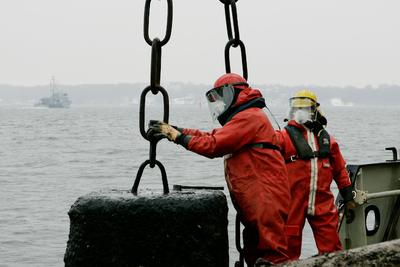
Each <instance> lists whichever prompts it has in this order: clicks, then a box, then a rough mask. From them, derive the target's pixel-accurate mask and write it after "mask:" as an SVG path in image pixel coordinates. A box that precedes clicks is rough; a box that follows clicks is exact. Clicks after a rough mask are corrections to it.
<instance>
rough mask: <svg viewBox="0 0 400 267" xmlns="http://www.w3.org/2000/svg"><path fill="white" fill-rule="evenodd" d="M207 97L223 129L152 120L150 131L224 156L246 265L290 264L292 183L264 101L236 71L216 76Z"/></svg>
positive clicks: (195, 149)
mask: <svg viewBox="0 0 400 267" xmlns="http://www.w3.org/2000/svg"><path fill="white" fill-rule="evenodd" d="M206 98H207V101H208V104H209V107H210V111H211V115H212V116H213V118H215V119H217V120H218V121H219V122H220V124H221V125H222V128H218V129H214V130H212V131H211V132H202V131H199V130H196V129H182V128H177V127H173V126H171V125H169V124H166V123H163V122H158V121H151V122H150V127H149V133H150V135H153V136H158V137H167V138H168V140H170V141H173V142H175V143H177V144H180V145H182V146H184V147H185V148H186V149H188V150H190V151H192V152H195V153H198V154H200V155H203V156H206V157H208V158H215V157H224V161H225V164H224V166H225V178H226V182H227V185H228V188H229V191H230V193H231V198H232V201H233V204H234V206H235V208H236V210H237V211H238V213H239V215H240V217H241V221H242V223H243V225H244V231H243V240H244V242H243V243H244V258H245V261H246V263H247V264H248V266H251V267H253V266H254V264H255V262H256V261H257V262H258V265H256V266H267V265H263V264H267V262H271V263H274V264H275V263H281V262H285V261H287V260H288V256H287V241H286V236H285V234H284V233H285V230H284V229H285V224H286V219H287V214H288V211H289V203H290V193H289V184H288V178H287V171H286V167H285V162H284V160H283V157H282V155H281V153H280V151H279V149H278V147H277V137H276V133H275V130H274V129H273V127H272V126H271V123H270V121H269V119H268V117H267V116H266V114H265V113H264V112H263V111H262V108H263V107H265V100H264V98H263V97H262V95H261V93H260V91H259V90H257V89H253V88H251V87H250V86H249V85H248V84H247V82H246V80H245V79H244V78H243V77H241V76H240V75H238V74H234V73H228V74H225V75H222V76H221V77H220V78H219V79H217V81H216V82H215V84H214V88H213V89H211V90H209V91H208V92H207V93H206Z"/></svg>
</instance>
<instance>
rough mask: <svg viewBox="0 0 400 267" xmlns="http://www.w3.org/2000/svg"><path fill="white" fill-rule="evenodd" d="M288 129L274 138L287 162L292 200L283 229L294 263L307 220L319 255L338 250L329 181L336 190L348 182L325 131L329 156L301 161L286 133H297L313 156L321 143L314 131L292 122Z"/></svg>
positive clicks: (339, 159) (339, 247)
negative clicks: (285, 226)
mask: <svg viewBox="0 0 400 267" xmlns="http://www.w3.org/2000/svg"><path fill="white" fill-rule="evenodd" d="M287 127H292V128H287ZM287 127H286V128H285V129H284V130H282V131H277V134H278V137H279V139H280V147H281V150H282V153H283V156H284V158H285V161H286V167H287V170H288V175H289V183H290V191H291V199H292V202H291V206H290V212H289V218H288V221H287V229H286V233H287V239H288V245H289V250H288V251H289V256H290V259H291V260H297V259H298V258H299V257H300V253H301V242H302V231H303V227H304V223H305V219H306V218H307V220H308V222H309V224H310V226H311V228H312V230H313V233H314V238H315V242H316V245H317V248H318V252H319V253H320V254H321V253H327V252H333V251H337V250H341V249H342V245H341V243H340V240H339V235H338V233H337V226H338V211H337V208H336V206H335V204H334V196H333V194H332V192H331V190H330V186H331V183H332V179H333V180H335V182H336V184H337V186H338V188H339V190H341V189H343V188H349V187H350V186H351V182H350V178H349V176H348V173H347V171H346V167H345V164H346V163H345V161H344V159H343V157H342V154H341V153H340V150H339V145H338V144H337V143H336V141H335V139H334V138H333V137H332V136H329V135H328V134H327V132H326V131H325V132H326V134H327V139H328V140H329V143H328V141H327V140H325V143H328V145H327V147H328V150H330V151H329V153H328V154H327V155H325V156H324V157H322V156H318V157H313V158H309V159H300V158H299V153H298V151H297V150H296V148H295V147H296V145H294V143H293V141H292V140H293V139H291V137H290V135H289V131H288V130H290V129H294V130H297V132H298V133H299V134H298V135H299V137H300V138H304V140H305V142H306V143H307V144H308V145H309V147H310V148H311V149H312V151H313V152H315V151H319V150H320V147H321V146H322V145H320V144H321V140H319V139H318V137H317V135H318V133H316V131H311V130H309V129H308V128H307V127H305V126H303V125H301V124H298V123H296V122H295V121H294V120H291V121H289V123H288V126H287Z"/></svg>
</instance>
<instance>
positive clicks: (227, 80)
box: [214, 73, 247, 89]
mask: <svg viewBox="0 0 400 267" xmlns="http://www.w3.org/2000/svg"><path fill="white" fill-rule="evenodd" d="M237 83H246V84H247V81H246V79H245V78H243V77H242V76H240V75H239V74H236V73H226V74H224V75H222V76H221V77H219V78H218V79H217V80H216V81H215V83H214V88H217V87H220V86H223V85H225V84H237ZM238 87H239V88H241V86H238ZM244 88H245V87H243V89H244Z"/></svg>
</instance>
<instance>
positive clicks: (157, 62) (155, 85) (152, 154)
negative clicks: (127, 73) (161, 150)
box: [132, 0, 173, 195]
mask: <svg viewBox="0 0 400 267" xmlns="http://www.w3.org/2000/svg"><path fill="white" fill-rule="evenodd" d="M150 4H151V0H146V4H145V8H144V27H143V35H144V39H145V41H146V43H148V44H149V45H150V46H151V66H150V85H149V86H147V87H146V88H145V89H144V90H143V91H142V94H141V96H140V108H139V129H140V133H141V135H142V136H143V138H144V139H146V140H147V141H149V142H150V148H149V159H148V160H146V161H144V162H143V163H142V164H141V165H140V167H139V170H138V172H137V174H136V179H135V182H134V184H133V187H132V193H133V194H134V195H137V189H138V187H139V183H140V179H141V178H142V174H143V171H144V168H145V167H146V166H147V165H150V168H154V167H155V166H156V165H157V166H158V168H159V169H160V171H161V179H162V183H163V190H164V194H168V193H169V187H168V179H167V173H166V171H165V168H164V166H163V165H162V164H161V162H159V161H158V160H156V152H157V143H158V141H160V140H161V139H157V138H152V137H150V136H148V135H147V131H146V129H145V117H146V116H145V107H146V96H147V93H148V92H150V91H151V92H152V93H153V94H154V95H156V94H158V93H159V92H161V94H162V96H163V105H164V116H163V121H164V122H166V123H168V119H169V98H168V93H167V91H166V90H165V89H164V88H163V87H162V86H161V85H160V78H161V48H162V47H163V46H164V45H165V44H166V43H168V41H169V39H170V37H171V30H172V14H173V13H172V12H173V9H172V0H167V4H168V11H167V12H168V13H167V26H166V33H165V37H164V39H163V40H161V41H160V39H159V38H157V37H156V38H154V39H153V40H151V39H150V36H149V21H150Z"/></svg>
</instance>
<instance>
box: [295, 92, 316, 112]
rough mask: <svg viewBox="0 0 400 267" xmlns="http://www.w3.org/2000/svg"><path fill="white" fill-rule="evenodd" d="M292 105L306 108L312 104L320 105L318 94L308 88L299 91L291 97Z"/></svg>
mask: <svg viewBox="0 0 400 267" xmlns="http://www.w3.org/2000/svg"><path fill="white" fill-rule="evenodd" d="M290 103H291V106H292V107H296V108H304V107H311V106H319V103H318V102H317V95H316V94H315V93H314V92H313V91H311V90H308V89H303V90H300V91H297V92H296V93H295V94H294V96H293V97H292V98H290Z"/></svg>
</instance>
